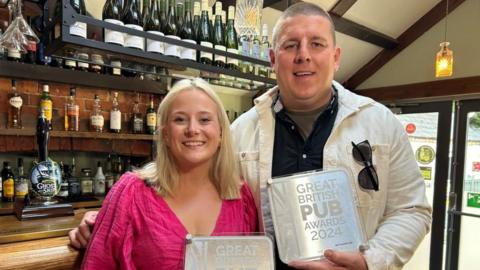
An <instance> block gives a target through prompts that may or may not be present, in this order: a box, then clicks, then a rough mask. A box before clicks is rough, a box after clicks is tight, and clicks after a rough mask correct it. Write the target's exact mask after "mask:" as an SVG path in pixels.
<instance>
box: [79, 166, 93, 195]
mask: <svg viewBox="0 0 480 270" xmlns="http://www.w3.org/2000/svg"><path fill="white" fill-rule="evenodd" d="M91 173H92V170H90V169H89V168H83V169H82V174H83V176H82V177H80V195H81V196H82V197H93V195H94V194H93V179H92V176H91Z"/></svg>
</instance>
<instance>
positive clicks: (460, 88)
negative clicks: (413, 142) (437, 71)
mask: <svg viewBox="0 0 480 270" xmlns="http://www.w3.org/2000/svg"><path fill="white" fill-rule="evenodd" d="M355 92H356V93H359V94H360V95H363V96H367V97H371V98H373V99H375V100H378V101H382V102H386V101H388V102H394V101H399V100H402V99H403V100H404V99H408V100H412V99H429V98H430V99H432V98H439V97H451V98H453V97H455V98H460V97H462V96H468V95H472V94H477V95H478V94H480V76H473V77H466V78H456V79H440V80H436V81H431V82H423V83H414V84H405V85H396V86H387V87H378V88H369V89H362V90H359V91H355Z"/></svg>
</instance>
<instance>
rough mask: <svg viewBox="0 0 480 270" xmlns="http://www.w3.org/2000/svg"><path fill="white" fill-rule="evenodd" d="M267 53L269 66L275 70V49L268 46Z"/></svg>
mask: <svg viewBox="0 0 480 270" xmlns="http://www.w3.org/2000/svg"><path fill="white" fill-rule="evenodd" d="M268 54H269V56H270V66H271V67H272V71H273V72H275V71H276V70H275V61H276V59H275V51H274V50H273V48H270V50H269V51H268Z"/></svg>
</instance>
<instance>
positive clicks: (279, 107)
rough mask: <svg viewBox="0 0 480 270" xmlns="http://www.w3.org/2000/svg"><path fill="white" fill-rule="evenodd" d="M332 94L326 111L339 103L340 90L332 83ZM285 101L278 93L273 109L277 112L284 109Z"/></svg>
mask: <svg viewBox="0 0 480 270" xmlns="http://www.w3.org/2000/svg"><path fill="white" fill-rule="evenodd" d="M331 89H332V96H331V97H330V102H329V104H328V106H327V107H326V108H325V111H328V110H331V109H332V108H333V107H334V105H335V104H336V103H338V90H337V89H336V88H335V85H332V88H331ZM284 108H285V107H283V103H282V101H281V99H280V94H278V95H277V97H276V99H275V100H274V101H273V103H272V110H273V112H274V113H275V114H277V113H279V112H281V111H283V109H284Z"/></svg>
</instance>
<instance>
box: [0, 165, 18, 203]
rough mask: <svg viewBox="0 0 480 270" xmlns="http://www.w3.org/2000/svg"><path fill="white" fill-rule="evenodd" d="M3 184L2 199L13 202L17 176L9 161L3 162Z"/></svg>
mask: <svg viewBox="0 0 480 270" xmlns="http://www.w3.org/2000/svg"><path fill="white" fill-rule="evenodd" d="M2 186H3V192H2V201H3V202H13V201H14V198H15V176H14V175H13V172H12V168H11V167H10V163H9V162H8V161H4V162H3V170H2Z"/></svg>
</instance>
